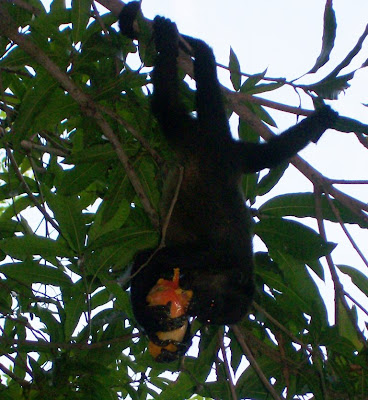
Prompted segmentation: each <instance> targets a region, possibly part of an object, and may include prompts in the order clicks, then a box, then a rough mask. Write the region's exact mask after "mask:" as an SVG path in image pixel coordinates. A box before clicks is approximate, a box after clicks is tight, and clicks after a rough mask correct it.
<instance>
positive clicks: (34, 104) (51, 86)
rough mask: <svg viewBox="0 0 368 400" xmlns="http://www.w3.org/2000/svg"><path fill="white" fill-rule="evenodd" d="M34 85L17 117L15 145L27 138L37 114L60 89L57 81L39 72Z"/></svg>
mask: <svg viewBox="0 0 368 400" xmlns="http://www.w3.org/2000/svg"><path fill="white" fill-rule="evenodd" d="M32 83H33V85H32V86H30V87H29V89H28V91H27V93H26V95H25V96H24V98H23V99H22V103H21V105H20V107H19V110H18V113H17V117H16V119H15V121H14V127H13V130H14V132H15V135H13V136H12V141H13V142H14V143H19V142H20V141H21V140H22V139H24V138H26V137H27V134H28V133H29V131H30V130H31V128H32V124H33V121H34V119H35V117H36V116H37V114H38V113H39V112H41V111H42V110H43V109H44V107H45V106H46V105H47V103H48V101H49V99H50V98H51V96H53V94H54V92H55V90H57V88H58V84H57V83H56V82H55V80H54V79H53V78H52V77H51V76H50V75H49V74H48V73H46V72H44V71H42V72H39V73H38V74H37V75H36V76H35V77H34V78H33V80H32Z"/></svg>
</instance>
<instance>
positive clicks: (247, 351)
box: [231, 325, 282, 400]
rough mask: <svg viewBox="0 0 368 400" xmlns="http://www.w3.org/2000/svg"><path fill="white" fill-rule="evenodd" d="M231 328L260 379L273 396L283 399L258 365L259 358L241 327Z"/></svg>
mask: <svg viewBox="0 0 368 400" xmlns="http://www.w3.org/2000/svg"><path fill="white" fill-rule="evenodd" d="M231 329H232V330H233V332H234V335H235V337H236V340H237V341H238V342H239V344H240V347H241V348H242V350H243V352H244V354H245V356H246V357H247V359H248V361H249V362H250V365H251V366H252V367H253V368H254V370H255V371H256V374H257V375H258V377H259V379H260V380H261V382H262V383H263V385H264V386H265V388H266V389H267V390H268V391H269V393H270V394H271V396H272V397H273V398H274V399H275V400H282V397H280V396H279V395H278V394H277V392H276V390H275V388H274V387H273V386H272V385H271V383H270V382H269V380H268V379H267V378H266V376H265V375H264V373H263V371H262V369H261V367H260V366H259V365H258V363H257V360H256V359H255V357H254V356H253V354H252V352H251V350H250V348H249V347H248V345H247V344H246V343H245V340H244V338H243V335H242V333H241V332H240V329H239V327H238V326H237V325H231Z"/></svg>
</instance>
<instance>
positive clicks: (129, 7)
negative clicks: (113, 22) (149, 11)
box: [119, 1, 141, 39]
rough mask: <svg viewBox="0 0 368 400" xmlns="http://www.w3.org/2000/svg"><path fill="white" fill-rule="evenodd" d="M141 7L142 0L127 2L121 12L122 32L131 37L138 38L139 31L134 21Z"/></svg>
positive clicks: (120, 24)
mask: <svg viewBox="0 0 368 400" xmlns="http://www.w3.org/2000/svg"><path fill="white" fill-rule="evenodd" d="M140 9H141V2H140V1H132V2H130V3H128V4H126V5H125V6H124V7H123V9H122V10H121V12H120V14H119V27H120V32H121V33H122V34H123V35H124V36H127V37H128V38H129V39H138V31H137V29H135V26H134V25H135V24H134V21H135V19H136V18H137V15H138V13H139V11H140ZM136 26H137V24H136Z"/></svg>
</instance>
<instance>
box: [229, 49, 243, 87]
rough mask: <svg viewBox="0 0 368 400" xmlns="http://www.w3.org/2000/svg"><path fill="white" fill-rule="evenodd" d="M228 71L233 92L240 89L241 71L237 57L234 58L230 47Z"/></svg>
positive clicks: (234, 55)
mask: <svg viewBox="0 0 368 400" xmlns="http://www.w3.org/2000/svg"><path fill="white" fill-rule="evenodd" d="M229 70H230V80H231V83H232V84H233V88H234V89H235V90H239V89H240V84H241V71H240V64H239V60H238V57H237V56H236V54H235V52H234V50H233V49H232V47H230V57H229Z"/></svg>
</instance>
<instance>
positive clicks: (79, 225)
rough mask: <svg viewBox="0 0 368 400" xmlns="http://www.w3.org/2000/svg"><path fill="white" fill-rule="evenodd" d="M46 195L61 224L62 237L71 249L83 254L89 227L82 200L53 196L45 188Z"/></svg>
mask: <svg viewBox="0 0 368 400" xmlns="http://www.w3.org/2000/svg"><path fill="white" fill-rule="evenodd" d="M44 195H45V197H46V200H47V203H48V205H49V206H50V208H51V210H52V211H53V213H54V215H55V218H56V220H57V221H58V223H59V227H60V229H61V233H62V236H63V237H64V238H65V239H66V240H67V242H68V244H69V246H70V248H71V249H73V250H75V251H76V252H77V253H78V254H81V253H82V251H83V249H84V244H85V240H86V234H87V227H86V223H85V216H84V215H83V213H82V209H81V207H80V200H79V199H78V198H77V197H67V196H62V195H61V194H58V193H54V194H53V193H52V192H51V191H49V189H48V188H45V190H44Z"/></svg>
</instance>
